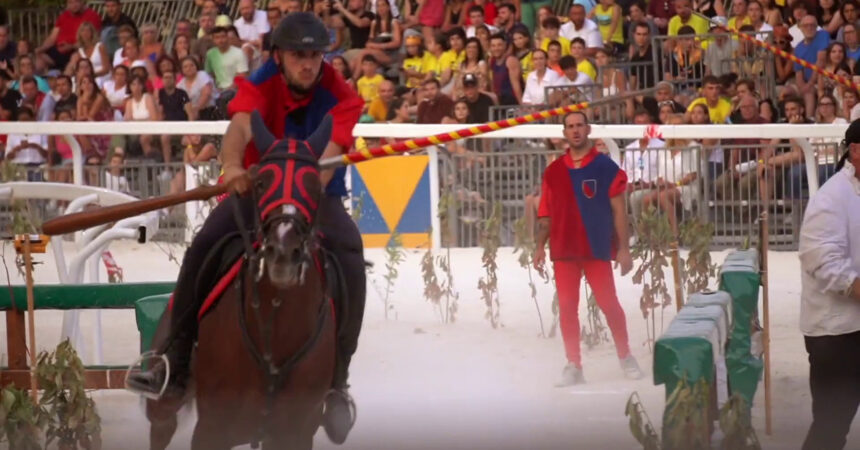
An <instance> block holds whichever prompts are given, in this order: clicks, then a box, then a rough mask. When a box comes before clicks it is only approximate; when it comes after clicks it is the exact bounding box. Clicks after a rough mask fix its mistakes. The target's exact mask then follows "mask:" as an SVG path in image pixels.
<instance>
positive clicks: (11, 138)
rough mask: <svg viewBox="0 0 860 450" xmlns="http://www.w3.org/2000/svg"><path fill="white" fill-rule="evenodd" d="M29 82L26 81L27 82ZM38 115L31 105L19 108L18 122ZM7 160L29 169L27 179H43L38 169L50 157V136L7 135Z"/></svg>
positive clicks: (32, 118) (30, 120) (30, 119)
mask: <svg viewBox="0 0 860 450" xmlns="http://www.w3.org/2000/svg"><path fill="white" fill-rule="evenodd" d="M26 83H27V82H26V81H25V84H26ZM35 118H36V115H35V113H34V111H33V109H32V108H30V106H27V105H25V106H22V107H20V108H19V109H18V122H32V121H33V120H35ZM5 155H6V156H5V158H4V159H5V160H6V161H11V162H13V163H15V164H17V165H19V166H23V167H25V168H26V169H27V181H42V174H41V173H40V172H39V171H38V170H37V168H38V167H39V166H41V165H42V164H45V162H46V161H47V158H48V137H47V136H45V135H39V134H23V133H21V134H16V133H12V134H9V135H8V136H7V137H6V151H5Z"/></svg>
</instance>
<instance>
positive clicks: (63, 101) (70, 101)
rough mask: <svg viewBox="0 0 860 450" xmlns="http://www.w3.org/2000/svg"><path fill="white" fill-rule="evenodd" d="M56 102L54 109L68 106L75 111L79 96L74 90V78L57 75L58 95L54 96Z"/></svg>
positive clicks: (67, 107)
mask: <svg viewBox="0 0 860 450" xmlns="http://www.w3.org/2000/svg"><path fill="white" fill-rule="evenodd" d="M54 100H55V101H56V104H55V105H54V109H55V110H56V109H61V108H66V109H70V110H72V111H75V110H76V108H77V105H78V96H77V94H75V93H74V91H72V78H71V77H69V76H68V75H65V74H63V75H60V76H58V77H57V96H56V97H55V98H54Z"/></svg>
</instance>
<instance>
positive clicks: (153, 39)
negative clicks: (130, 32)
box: [140, 23, 164, 64]
mask: <svg viewBox="0 0 860 450" xmlns="http://www.w3.org/2000/svg"><path fill="white" fill-rule="evenodd" d="M140 53H141V55H142V56H143V58H145V59H147V60H149V62H151V63H153V64H154V63H155V62H156V61H158V58H160V57H161V55H163V54H164V46H163V45H162V44H161V42H159V41H158V27H156V26H155V24H151V23H146V24H144V25H143V26H142V27H140Z"/></svg>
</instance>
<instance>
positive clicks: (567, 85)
mask: <svg viewBox="0 0 860 450" xmlns="http://www.w3.org/2000/svg"><path fill="white" fill-rule="evenodd" d="M559 65H560V66H561V70H562V71H563V72H564V74H563V76H561V77H560V78H559V79H558V81H557V82H556V84H555V87H557V88H564V89H555V90H554V91H555V92H554V94H553V96H552V98H551V99H550V101H551V102H552V103H553V104H558V103H559V102H561V101H562V100H563V98H564V97H565V96H566V97H568V98H569V99H570V100H572V101H581V100H580V99H578V98H577V97H578V95H577V94H584V95H585V99H587V100H590V99H591V90H590V89H589V87H590V86H591V85H592V83H593V81H592V79H591V77H589V76H588V75H586V74H584V73H582V72H579V71H578V70H577V64H576V60H575V59H574V58H573V56H570V55H568V56H564V57H562V58H561V61H560V62H559Z"/></svg>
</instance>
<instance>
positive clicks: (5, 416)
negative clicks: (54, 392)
mask: <svg viewBox="0 0 860 450" xmlns="http://www.w3.org/2000/svg"><path fill="white" fill-rule="evenodd" d="M47 423H48V414H47V413H46V412H45V410H44V408H42V407H41V406H40V405H37V404H35V403H34V402H33V398H32V397H30V393H29V391H27V390H22V389H17V388H15V387H14V386H12V385H9V386H6V387H4V388H3V389H0V446H3V445H4V444H5V446H6V448H10V449H12V448H14V449H21V450H39V449H41V448H42V429H43V428H44V427H45V425H46V424H47Z"/></svg>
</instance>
